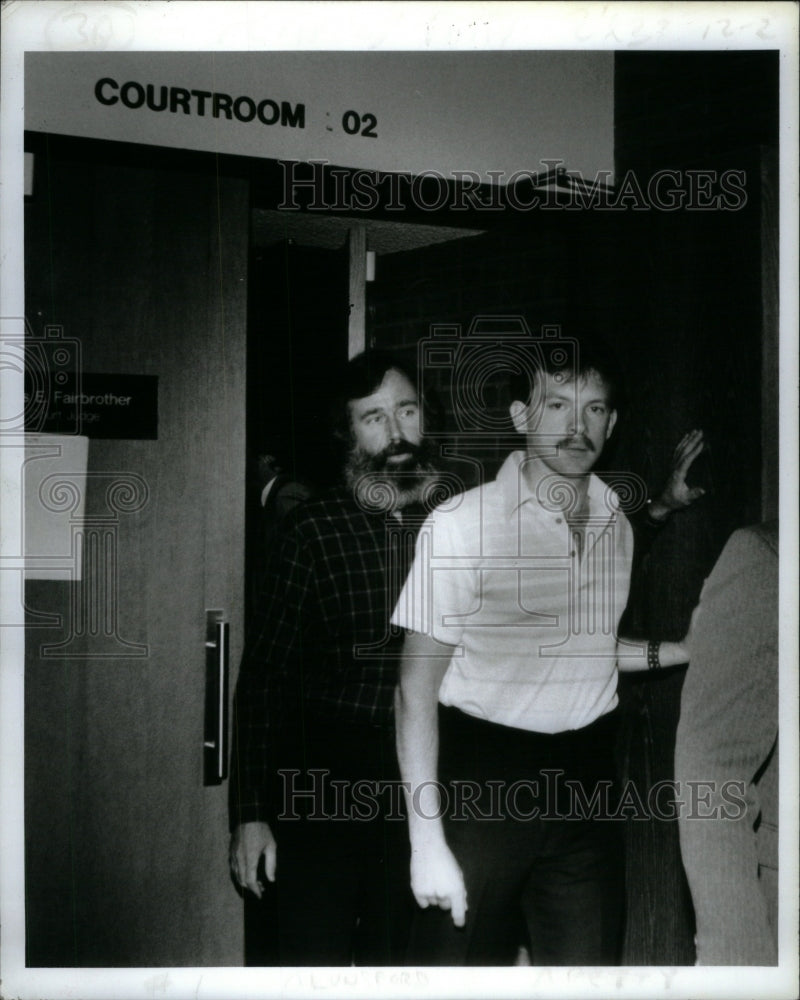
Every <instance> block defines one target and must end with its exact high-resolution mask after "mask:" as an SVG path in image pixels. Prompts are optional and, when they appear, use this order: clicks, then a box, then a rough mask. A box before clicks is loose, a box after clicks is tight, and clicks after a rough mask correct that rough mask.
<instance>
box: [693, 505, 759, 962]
mask: <svg viewBox="0 0 800 1000" xmlns="http://www.w3.org/2000/svg"><path fill="white" fill-rule="evenodd" d="M686 644H687V646H688V649H689V655H690V664H689V670H688V673H687V675H686V681H685V682H684V685H683V691H682V693H681V715H680V721H679V723H678V732H677V737H676V743H675V778H676V781H677V782H678V788H679V789H680V790H681V791H682V793H683V797H684V799H685V800H689V802H691V801H692V800H693V796H692V794H691V792H692V788H693V787H696V786H699V787H700V789H701V790H702V796H701V797H700V798H697V796H694V800H695V805H694V807H693V808H685V809H684V810H682V812H681V814H680V817H679V832H680V841H681V853H682V856H683V865H684V868H685V870H686V877H687V879H688V881H689V888H690V889H691V893H692V901H693V903H694V909H695V920H696V928H697V934H696V938H695V942H696V948H697V964H698V965H775V964H777V961H778V946H777V923H778V525H777V522H771V523H767V524H761V525H755V526H753V527H749V528H740V529H739V530H738V531H735V532H734V533H733V534H732V535H731V537H730V538H729V539H728V542H727V544H726V545H725V548H724V549H723V551H722V554H721V555H720V557H719V559H718V560H717V562H716V565H715V566H714V569H713V570H712V571H711V574H710V575H709V577H708V579H707V580H706V582H705V584H704V585H703V591H702V593H701V595H700V603H699V604H698V606H697V608H696V609H695V612H694V615H693V616H692V623H691V626H690V629H689V635H688V637H687V640H686Z"/></svg>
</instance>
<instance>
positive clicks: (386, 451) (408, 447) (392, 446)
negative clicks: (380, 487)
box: [352, 440, 427, 472]
mask: <svg viewBox="0 0 800 1000" xmlns="http://www.w3.org/2000/svg"><path fill="white" fill-rule="evenodd" d="M396 455H407V456H408V457H407V459H406V460H405V461H404V462H403V463H402V465H401V466H396V465H392V466H391V467H390V468H392V469H395V468H401V467H402V466H405V467H407V468H413V467H414V466H415V465H417V464H418V463H419V462H421V461H423V459H425V458H426V457H427V449H426V448H425V447H424V446H423V445H418V444H413V443H412V442H411V441H406V440H402V441H392V442H390V443H389V444H387V445H386V447H385V448H382V449H381V450H380V451H379V452H376V453H375V454H374V455H367V454H365V453H364V452H363V451H361V450H360V449H354V454H353V456H352V457H353V458H355V459H356V461H357V463H358V464H359V465H361V466H362V468H363V469H364V471H369V472H383V471H385V470H386V469H387V461H388V459H390V458H393V457H394V456H396Z"/></svg>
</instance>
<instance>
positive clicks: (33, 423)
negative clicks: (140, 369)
mask: <svg viewBox="0 0 800 1000" xmlns="http://www.w3.org/2000/svg"><path fill="white" fill-rule="evenodd" d="M27 374H28V373H26V375H27ZM49 374H50V376H51V377H49V378H48V377H47V376H46V375H45V376H44V378H41V377H40V378H39V379H34V380H33V382H34V383H38V384H29V385H26V387H25V390H26V391H25V403H26V407H25V409H26V429H27V430H29V431H36V432H44V433H48V434H83V435H85V436H86V437H89V438H95V439H96V438H112V439H118V440H123V439H127V440H139V441H155V440H157V438H158V376H157V375H114V374H108V375H104V374H97V373H91V372H89V373H87V372H81V373H77V372H64V371H62V372H58V373H52V372H51V373H49ZM39 375H40V376H41V373H39ZM27 381H28V379H26V382H27ZM42 383H44V384H42Z"/></svg>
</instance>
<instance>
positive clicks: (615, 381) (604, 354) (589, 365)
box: [508, 331, 622, 409]
mask: <svg viewBox="0 0 800 1000" xmlns="http://www.w3.org/2000/svg"><path fill="white" fill-rule="evenodd" d="M563 343H564V344H565V345H566V346H567V350H564V349H561V348H560V345H559V343H556V342H553V343H547V342H545V343H543V344H541V345H540V344H536V345H531V346H530V347H528V345H525V344H522V345H520V351H521V352H522V354H521V356H520V364H519V367H518V368H516V369H515V370H514V371H512V372H511V373H510V374H509V377H508V391H509V397H510V398H509V402H510V403H513V402H514V401H515V400H520V402H523V403H529V402H530V399H531V396H532V395H533V379H534V378H536V376H537V375H541V374H547V375H555V374H556V373H558V372H562V373H564V374H565V375H566V377H567V378H568V379H570V380H572V379H574V378H583V377H585V376H586V375H589V374H591V373H595V374H597V375H599V376H600V378H601V379H602V381H603V382H604V383H605V385H606V388H607V389H608V398H609V403H610V405H611V406H612V407H613V408H616V409H619V408H620V400H621V396H622V384H621V378H620V373H619V367H618V365H617V362H616V359H615V358H614V355H613V352H612V351H611V350H610V348H609V347H608V346H607V345H606V344H604V343H602V342H601V341H600V340H598V339H597V338H596V337H590V336H587V335H581V336H579V337H572V336H570V334H569V332H568V331H566V332H565V334H564V338H563ZM542 348H544V349H542Z"/></svg>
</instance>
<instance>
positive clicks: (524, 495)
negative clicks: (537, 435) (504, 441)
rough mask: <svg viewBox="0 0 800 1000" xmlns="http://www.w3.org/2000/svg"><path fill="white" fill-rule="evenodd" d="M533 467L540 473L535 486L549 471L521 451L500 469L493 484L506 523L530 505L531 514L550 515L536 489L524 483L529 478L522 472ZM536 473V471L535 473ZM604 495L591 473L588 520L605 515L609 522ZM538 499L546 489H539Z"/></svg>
mask: <svg viewBox="0 0 800 1000" xmlns="http://www.w3.org/2000/svg"><path fill="white" fill-rule="evenodd" d="M536 465H538V467H539V469H540V470H541V473H540V475H538V476H536V477H535V482H539V481H541V480H542V479H545V478H546V477H547V476H549V475H552V470H551V469H549V468H548V467H547V466H546V465H544V463H542V462H541V461H540V460H539V459H535V458H529V457H528V455H526V453H525V452H524V451H512V452H511V454H510V455H509V456H508V457H507V458H506V460H505V461H504V462H503V464H502V465H501V466H500V470H499V471H498V473H497V479H496V481H497V483H498V485H499V486H500V489H501V491H502V497H503V510H504V512H505V515H506V517H507V518H509V519H510V518H511V517H512V516H513V515H514V513H515V511H516V510H517V509H518V508H519V507H521V506H522V505H523V504H524V503H530V504H531V505H532V506H533V508H534V510H537V511H538V510H542V511H545V512H548V513H552V511H549V509H548V507H547V506H545V505H544V504H543V503H542V502H541V501H540V500H539V497H538V496H537V495H536V494H537V491H536V486H535V485H534V486H533V487H532V486H531V485H530V483H529V481H528V480H529V475H528V474H526V471H525V470H526V469H528V470H529V469H530V468H531V467H535V466H536ZM536 471H539V470H538V469H537V470H536ZM531 478H534V477H531ZM608 493H609V488H608V487H607V486H606V484H605V483H604V482H603V481H602V480H601V479H599V478H598V477H597V476H596V475H595V474H594V473H593V472H592V473H589V489H588V497H589V511H590V513H591V515H592V516H598V517H599V516H601V514H602V513H603V512H606V511H607V512H608V514H609V519H610V517H611V516H612V515H613V512H614V506H613V501H612V498H611V496H609V495H607V494H608ZM541 495H542V497H546V495H547V494H546V487H544V488H543V489H542V491H541Z"/></svg>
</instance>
